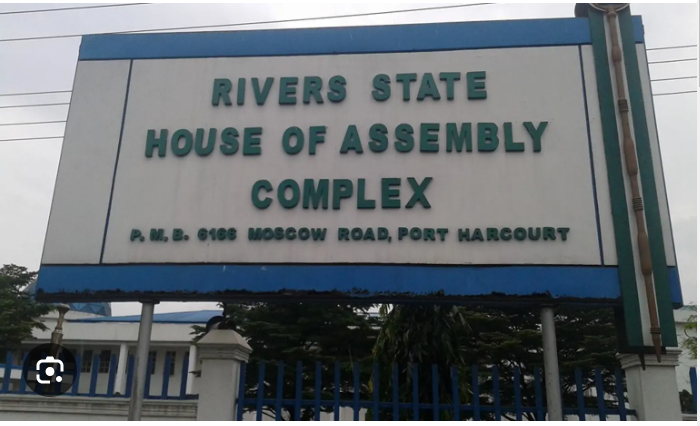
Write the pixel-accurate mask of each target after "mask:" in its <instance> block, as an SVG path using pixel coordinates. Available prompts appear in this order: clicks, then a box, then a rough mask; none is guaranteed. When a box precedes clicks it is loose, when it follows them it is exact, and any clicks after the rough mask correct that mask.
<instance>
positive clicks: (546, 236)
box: [542, 226, 557, 241]
mask: <svg viewBox="0 0 700 426" xmlns="http://www.w3.org/2000/svg"><path fill="white" fill-rule="evenodd" d="M542 239H543V240H544V241H547V240H556V239H557V236H556V234H555V233H554V228H552V227H549V226H545V227H544V229H543V230H542Z"/></svg>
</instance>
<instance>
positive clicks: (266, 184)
mask: <svg viewBox="0 0 700 426" xmlns="http://www.w3.org/2000/svg"><path fill="white" fill-rule="evenodd" d="M261 189H264V190H265V191H267V192H270V191H272V185H270V181H268V180H259V181H257V182H255V183H254V184H253V191H252V192H251V199H252V200H253V205H254V206H255V207H257V208H259V209H261V210H263V209H266V208H268V207H270V204H272V198H270V197H265V199H263V200H261V199H260V198H259V195H260V190H261Z"/></svg>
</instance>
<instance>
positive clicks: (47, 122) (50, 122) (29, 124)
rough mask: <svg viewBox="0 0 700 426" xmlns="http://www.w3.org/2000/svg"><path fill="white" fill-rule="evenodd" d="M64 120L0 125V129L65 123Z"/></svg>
mask: <svg viewBox="0 0 700 426" xmlns="http://www.w3.org/2000/svg"><path fill="white" fill-rule="evenodd" d="M65 122H66V120H55V121H33V122H30V123H0V127H2V126H31V125H34V124H58V123H65Z"/></svg>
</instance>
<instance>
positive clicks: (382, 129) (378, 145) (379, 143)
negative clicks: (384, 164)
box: [368, 124, 389, 152]
mask: <svg viewBox="0 0 700 426" xmlns="http://www.w3.org/2000/svg"><path fill="white" fill-rule="evenodd" d="M386 134H387V129H386V126H385V125H383V124H373V125H372V127H370V128H369V137H370V138H371V140H370V141H369V144H368V145H369V149H370V151H373V152H384V151H386V148H387V147H388V146H389V139H388V138H387V137H386Z"/></svg>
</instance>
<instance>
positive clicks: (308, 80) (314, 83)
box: [303, 77, 323, 104]
mask: <svg viewBox="0 0 700 426" xmlns="http://www.w3.org/2000/svg"><path fill="white" fill-rule="evenodd" d="M321 87H323V80H321V77H304V94H303V99H304V100H303V102H304V103H305V104H310V103H311V96H313V97H314V100H315V101H316V103H317V104H322V103H323V96H321Z"/></svg>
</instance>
